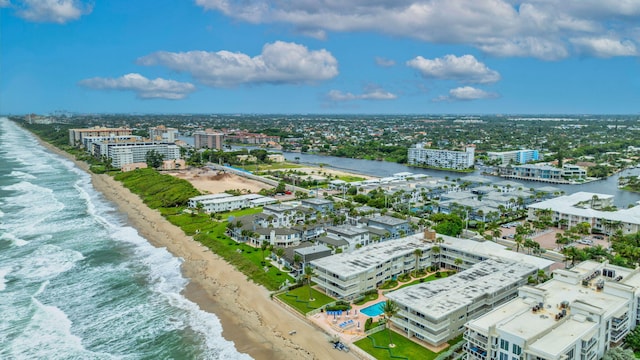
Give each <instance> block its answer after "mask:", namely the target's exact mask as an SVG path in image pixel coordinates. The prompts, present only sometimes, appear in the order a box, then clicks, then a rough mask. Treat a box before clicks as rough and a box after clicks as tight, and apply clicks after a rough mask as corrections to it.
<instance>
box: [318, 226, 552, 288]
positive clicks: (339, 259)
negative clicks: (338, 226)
mask: <svg viewBox="0 0 640 360" xmlns="http://www.w3.org/2000/svg"><path fill="white" fill-rule="evenodd" d="M438 237H441V238H442V239H443V240H444V242H443V243H440V244H435V243H432V242H430V241H426V240H425V238H424V234H415V235H411V236H407V237H404V238H400V239H396V240H389V241H385V242H380V243H376V244H370V245H368V246H366V247H362V248H360V249H357V250H355V251H353V252H350V253H342V254H336V255H333V256H330V257H326V258H322V259H318V260H315V261H312V262H311V266H312V267H313V268H314V269H315V272H316V277H315V278H314V279H313V281H314V282H316V284H317V285H318V286H319V287H320V288H321V289H323V290H324V291H325V292H326V293H327V294H328V295H330V296H333V297H336V298H338V299H344V300H353V299H355V298H357V297H358V296H361V295H362V294H364V293H365V292H366V291H369V290H372V289H375V288H376V287H378V286H380V285H382V284H383V283H384V282H385V281H387V280H391V279H393V278H394V277H397V276H400V275H402V274H405V273H408V272H410V271H413V270H414V269H415V262H416V256H417V255H416V250H420V251H421V255H420V256H419V261H418V267H419V268H421V269H422V268H425V267H428V266H431V265H436V266H438V267H447V268H456V269H468V268H470V267H471V266H473V265H474V264H476V263H479V262H481V261H485V260H487V259H490V258H501V259H510V260H513V261H519V262H526V263H529V264H533V265H535V266H536V267H537V268H538V269H542V270H547V269H548V267H549V266H550V265H551V261H548V260H545V259H541V258H537V257H533V256H527V255H524V254H519V253H514V252H513V251H510V250H507V249H506V248H505V247H504V246H502V245H499V244H496V243H494V242H490V241H486V242H477V241H473V240H465V239H458V238H454V237H450V236H445V235H438ZM435 246H437V247H438V249H439V250H438V251H437V252H435V253H434V252H433V251H432V249H433V247H435ZM458 259H459V260H458Z"/></svg>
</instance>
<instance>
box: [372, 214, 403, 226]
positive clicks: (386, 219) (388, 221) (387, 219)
mask: <svg viewBox="0 0 640 360" xmlns="http://www.w3.org/2000/svg"><path fill="white" fill-rule="evenodd" d="M369 221H375V222H377V223H381V224H385V225H391V226H395V225H400V224H406V223H407V222H408V221H407V220H404V219H398V218H394V217H391V216H387V215H381V216H374V217H372V218H370V219H369Z"/></svg>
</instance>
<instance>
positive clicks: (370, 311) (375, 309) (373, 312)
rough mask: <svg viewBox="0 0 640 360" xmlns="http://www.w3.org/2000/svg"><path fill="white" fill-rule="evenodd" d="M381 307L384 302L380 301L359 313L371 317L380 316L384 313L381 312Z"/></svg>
mask: <svg viewBox="0 0 640 360" xmlns="http://www.w3.org/2000/svg"><path fill="white" fill-rule="evenodd" d="M383 306H384V301H380V302H378V303H375V304H373V305H369V306H367V307H366V308H364V309H362V310H360V312H361V313H363V314H365V315H367V316H371V317H374V316H378V315H382V313H383V312H384V311H382V307H383Z"/></svg>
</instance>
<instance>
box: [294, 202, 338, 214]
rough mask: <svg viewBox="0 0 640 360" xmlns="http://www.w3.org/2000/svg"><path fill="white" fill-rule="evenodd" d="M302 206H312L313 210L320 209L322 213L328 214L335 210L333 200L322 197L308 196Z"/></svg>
mask: <svg viewBox="0 0 640 360" xmlns="http://www.w3.org/2000/svg"><path fill="white" fill-rule="evenodd" d="M301 204H302V206H306V207H309V208H312V209H313V210H316V211H320V212H321V213H322V214H328V213H330V212H332V211H333V201H331V200H326V199H320V198H308V199H302V201H301Z"/></svg>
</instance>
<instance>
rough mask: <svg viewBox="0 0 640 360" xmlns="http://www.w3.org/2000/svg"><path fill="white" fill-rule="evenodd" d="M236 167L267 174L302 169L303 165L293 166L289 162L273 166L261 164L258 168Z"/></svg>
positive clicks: (252, 166) (251, 166)
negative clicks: (271, 171)
mask: <svg viewBox="0 0 640 360" xmlns="http://www.w3.org/2000/svg"><path fill="white" fill-rule="evenodd" d="M235 167H237V168H240V169H244V170H248V171H251V172H253V173H257V172H266V171H270V170H281V169H295V168H300V167H302V165H298V164H293V163H289V162H281V163H273V164H260V165H258V166H256V165H255V164H253V165H244V166H239V165H235ZM256 169H257V170H256Z"/></svg>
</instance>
